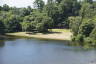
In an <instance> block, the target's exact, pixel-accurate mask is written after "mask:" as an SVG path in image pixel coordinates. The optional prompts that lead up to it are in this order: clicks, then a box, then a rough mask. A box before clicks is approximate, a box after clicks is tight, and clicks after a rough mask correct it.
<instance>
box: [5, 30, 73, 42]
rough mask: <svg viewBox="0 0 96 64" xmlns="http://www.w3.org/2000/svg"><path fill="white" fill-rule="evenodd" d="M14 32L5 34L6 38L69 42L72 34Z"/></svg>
mask: <svg viewBox="0 0 96 64" xmlns="http://www.w3.org/2000/svg"><path fill="white" fill-rule="evenodd" d="M29 33H30V34H27V32H15V33H6V35H8V36H16V37H28V38H38V39H48V40H68V41H71V36H72V33H71V32H70V31H69V30H68V31H61V30H60V29H59V30H58V31H57V30H55V31H54V30H53V31H52V33H46V34H43V33H35V34H33V33H32V32H29Z"/></svg>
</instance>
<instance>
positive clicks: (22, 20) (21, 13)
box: [0, 0, 96, 46]
mask: <svg viewBox="0 0 96 64" xmlns="http://www.w3.org/2000/svg"><path fill="white" fill-rule="evenodd" d="M33 4H34V8H31V7H30V6H28V7H27V8H16V7H9V6H8V5H7V4H5V5H3V6H0V33H1V34H4V33H6V32H7V33H8V32H19V31H26V32H35V31H37V32H48V29H52V28H59V29H61V28H67V29H71V31H72V32H73V37H72V41H75V42H79V43H80V45H85V44H86V46H95V45H96V19H95V18H96V11H95V10H96V2H95V1H93V0H79V1H78V0H47V3H45V2H44V1H43V0H35V1H34V3H33Z"/></svg>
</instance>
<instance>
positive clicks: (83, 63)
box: [0, 38, 96, 64]
mask: <svg viewBox="0 0 96 64" xmlns="http://www.w3.org/2000/svg"><path fill="white" fill-rule="evenodd" d="M66 43H67V42H66V41H52V40H38V39H26V38H25V39H10V40H4V41H1V42H0V64H89V63H90V62H93V61H96V50H95V49H91V50H84V49H83V48H81V47H76V46H69V45H67V44H66Z"/></svg>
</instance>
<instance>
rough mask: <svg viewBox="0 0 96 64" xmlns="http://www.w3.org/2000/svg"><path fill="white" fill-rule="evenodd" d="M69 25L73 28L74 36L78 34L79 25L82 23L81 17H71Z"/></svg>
mask: <svg viewBox="0 0 96 64" xmlns="http://www.w3.org/2000/svg"><path fill="white" fill-rule="evenodd" d="M68 20H69V23H70V24H69V27H70V29H71V30H72V32H73V34H74V36H76V35H78V31H79V26H80V25H81V22H82V21H81V17H69V19H68Z"/></svg>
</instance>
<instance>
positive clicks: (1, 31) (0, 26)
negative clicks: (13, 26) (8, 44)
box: [0, 20, 5, 34]
mask: <svg viewBox="0 0 96 64" xmlns="http://www.w3.org/2000/svg"><path fill="white" fill-rule="evenodd" d="M4 33H5V26H4V23H3V22H2V21H1V20H0V34H4Z"/></svg>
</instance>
